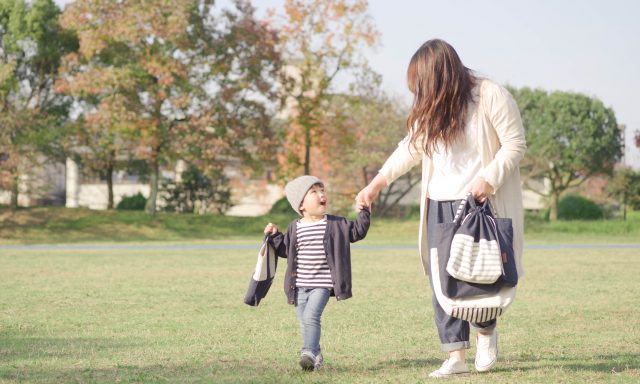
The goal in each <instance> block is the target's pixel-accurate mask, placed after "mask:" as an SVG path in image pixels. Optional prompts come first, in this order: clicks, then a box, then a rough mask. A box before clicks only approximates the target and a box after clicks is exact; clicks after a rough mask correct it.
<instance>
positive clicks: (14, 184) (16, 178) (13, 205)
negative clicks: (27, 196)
mask: <svg viewBox="0 0 640 384" xmlns="http://www.w3.org/2000/svg"><path fill="white" fill-rule="evenodd" d="M14 171H15V172H14V173H13V178H12V180H11V202H10V203H9V208H10V209H11V211H12V212H15V211H16V210H17V209H18V194H19V193H20V174H19V173H18V170H17V169H15V170H14Z"/></svg>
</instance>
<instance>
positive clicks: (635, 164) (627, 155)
mask: <svg viewBox="0 0 640 384" xmlns="http://www.w3.org/2000/svg"><path fill="white" fill-rule="evenodd" d="M622 130H623V137H624V153H623V156H622V161H621V163H622V165H624V166H627V167H631V168H633V169H634V170H636V171H640V147H638V145H637V144H639V143H638V142H637V139H636V138H638V139H640V123H636V124H629V125H622Z"/></svg>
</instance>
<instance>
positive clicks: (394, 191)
mask: <svg viewBox="0 0 640 384" xmlns="http://www.w3.org/2000/svg"><path fill="white" fill-rule="evenodd" d="M380 84H381V78H380V76H379V75H378V74H376V73H374V72H373V71H371V70H368V69H367V70H365V71H363V72H361V73H360V74H359V76H357V77H356V79H355V81H354V83H353V84H352V86H351V88H350V90H349V94H337V95H331V96H330V98H329V101H328V103H327V106H326V107H325V108H324V111H325V112H324V113H323V120H321V121H320V128H321V129H320V130H319V131H320V132H321V136H318V145H317V146H316V148H315V150H316V151H317V152H318V156H314V158H313V159H312V160H311V164H312V165H313V166H314V167H316V168H320V167H321V166H322V165H323V163H324V165H325V167H326V169H325V171H324V174H325V175H326V176H325V178H327V179H328V181H330V182H331V185H332V188H331V190H330V191H331V192H330V193H332V194H333V196H332V200H333V202H332V206H334V208H337V209H338V210H344V211H348V210H349V209H351V207H352V205H353V198H354V197H355V195H356V194H357V193H358V191H359V190H361V189H362V188H364V187H365V186H366V185H367V184H368V183H369V182H370V181H371V179H372V178H373V177H374V176H375V175H376V174H377V172H378V170H379V169H380V167H381V166H382V164H383V163H384V161H385V160H386V158H387V157H388V156H389V154H390V153H391V152H393V151H394V150H395V148H396V146H397V145H398V142H399V141H400V140H401V139H402V137H404V136H405V135H406V131H407V130H406V125H405V122H406V116H407V111H406V106H405V105H404V104H403V103H402V102H401V101H399V100H396V99H394V98H391V97H389V96H388V95H386V94H385V93H384V92H383V91H381V89H380ZM318 159H323V160H322V161H319V160H318ZM420 172H421V171H420V169H419V167H416V168H414V169H412V170H411V171H410V172H408V173H407V174H405V175H404V176H402V177H401V179H399V180H398V181H396V182H395V183H393V184H391V185H390V186H389V187H388V188H385V189H384V190H383V191H382V192H381V193H380V195H379V196H378V200H377V201H376V204H375V210H376V214H377V215H380V216H388V215H390V214H392V213H394V210H395V209H396V207H397V206H398V203H399V202H400V201H401V200H402V198H403V197H405V196H406V195H407V194H408V193H409V192H410V191H411V190H412V189H413V188H414V187H415V186H416V185H417V184H418V183H420V180H421V178H420Z"/></svg>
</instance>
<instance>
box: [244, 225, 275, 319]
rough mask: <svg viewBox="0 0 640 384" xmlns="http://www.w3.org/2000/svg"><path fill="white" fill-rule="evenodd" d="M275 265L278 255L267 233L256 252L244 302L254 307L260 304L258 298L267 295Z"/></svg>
mask: <svg viewBox="0 0 640 384" xmlns="http://www.w3.org/2000/svg"><path fill="white" fill-rule="evenodd" d="M277 266H278V257H277V256H276V252H275V250H274V249H273V246H272V245H271V244H269V236H268V235H267V236H265V239H264V241H263V242H262V247H260V252H258V260H257V262H256V268H255V270H254V272H253V275H252V276H251V281H249V288H248V289H247V294H246V295H245V297H244V303H245V304H247V305H251V306H254V307H255V306H258V304H260V300H262V299H263V298H264V297H265V296H266V295H267V292H268V291H269V288H270V287H271V283H272V282H273V278H274V276H275V275H276V268H277Z"/></svg>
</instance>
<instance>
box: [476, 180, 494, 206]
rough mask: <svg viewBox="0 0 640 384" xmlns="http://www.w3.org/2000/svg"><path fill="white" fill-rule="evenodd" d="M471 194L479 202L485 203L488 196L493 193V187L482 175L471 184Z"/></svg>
mask: <svg viewBox="0 0 640 384" xmlns="http://www.w3.org/2000/svg"><path fill="white" fill-rule="evenodd" d="M471 195H472V196H473V197H474V198H475V199H476V200H477V201H479V202H481V203H483V202H484V201H485V200H486V199H487V197H489V196H491V195H493V187H492V186H491V184H489V183H487V181H486V180H485V179H484V177H482V176H478V177H476V179H475V180H474V181H473V184H471Z"/></svg>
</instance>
